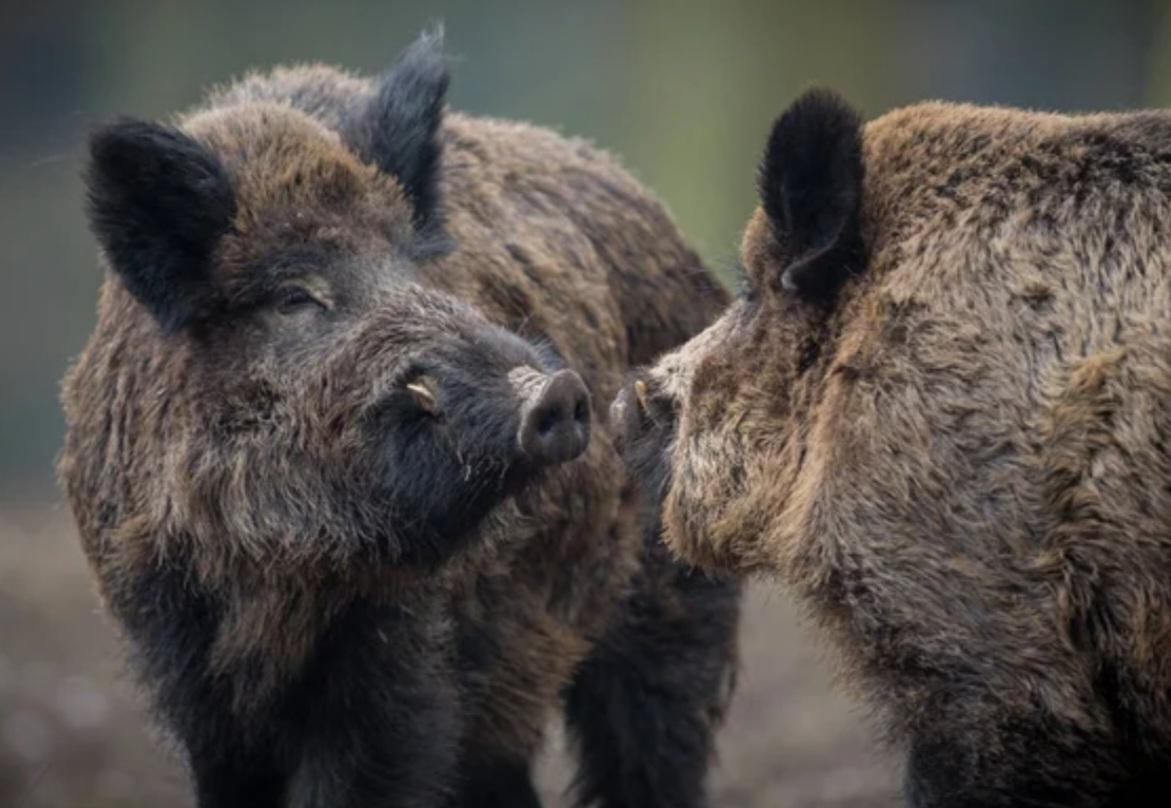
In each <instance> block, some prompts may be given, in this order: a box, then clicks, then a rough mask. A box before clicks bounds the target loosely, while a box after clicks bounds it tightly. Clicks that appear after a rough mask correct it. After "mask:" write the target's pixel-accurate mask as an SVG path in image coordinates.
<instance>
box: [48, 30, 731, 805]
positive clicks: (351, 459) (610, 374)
mask: <svg viewBox="0 0 1171 808" xmlns="http://www.w3.org/2000/svg"><path fill="white" fill-rule="evenodd" d="M437 47H438V44H437V41H436V39H435V38H434V37H429V38H426V37H425V38H424V41H423V43H421V44H418V45H416V46H415V47H413V48H412V49H411V50H410V51H409V52H408V54H407V55H406V56H405V57H404V58H403V59H402V60H401V61H400V63H399V65H398V66H397V67H396V68H395V69H394V70H392V71H391V73H390V75H389V76H388V77H387V78H386V79H384V80H382V81H381V82H371V81H367V80H365V79H360V78H356V77H354V76H349V75H346V74H344V73H340V72H338V71H336V70H332V69H328V68H323V67H301V68H290V69H278V70H276V71H274V72H273V73H272V74H270V75H259V74H258V75H253V76H250V77H248V78H246V79H244V80H243V81H241V82H240V83H238V84H236V85H233V86H230V87H227V88H223V89H221V90H219V91H217V92H216V93H214V94H213V95H212V96H211V98H210V99H209V101H208V102H207V103H206V104H205V105H204V106H203V107H201V108H199V109H197V110H195V111H194V112H192V113H191V114H190V115H187V116H185V117H184V118H182V120H181V121H180V123H179V124H178V128H177V129H168V128H166V127H160V126H157V125H154V124H140V123H133V124H119V125H115V127H113V128H111V129H108V130H103V132H101V133H99V134H98V135H97V136H95V139H94V151H93V167H92V169H91V180H90V182H91V188H92V189H93V193H92V209H91V216H92V220H93V224H94V231H95V234H96V235H97V236H98V239H99V241H100V242H101V244H102V247H103V252H104V256H105V263H106V264H107V269H108V270H109V271H107V273H106V280H105V284H104V286H103V289H102V294H101V303H100V306H99V315H98V323H97V326H96V328H95V330H94V333H93V335H92V337H91V339H90V341H89V344H88V345H87V346H86V348H85V350H84V351H83V353H82V354H81V356H80V357H79V358H78V361H77V363H76V365H75V366H74V367H73V368H72V369H71V370H70V372H69V374H68V376H67V378H66V381H65V384H64V387H63V400H64V405H65V412H66V419H67V424H68V433H67V437H66V445H65V448H64V450H63V452H62V455H61V460H60V464H59V474H60V478H61V480H62V483H63V485H64V487H65V489H66V491H67V493H68V496H69V500H70V503H71V505H72V508H73V511H74V514H75V516H76V519H77V522H78V526H79V532H80V535H81V540H82V544H83V548H84V550H85V552H86V555H87V557H88V559H89V562H90V564H91V566H92V568H93V571H94V574H95V577H96V578H97V581H98V584H99V587H100V590H101V593H102V596H103V598H104V600H105V603H106V605H107V606H108V608H109V609H110V611H111V612H112V614H113V615H114V616H115V617H116V618H117V619H118V621H119V622H120V623H121V625H122V626H123V628H124V629H125V632H126V635H127V638H128V640H129V642H128V645H129V647H130V649H131V652H132V658H133V661H134V663H135V666H134V667H135V670H136V672H137V673H138V674H139V676H140V678H141V680H142V682H143V684H144V685H145V686H146V687H147V688H148V690H149V692H150V694H151V696H152V697H153V700H154V704H155V706H156V708H157V712H158V715H159V717H160V719H161V720H162V722H163V724H164V725H165V726H166V727H167V729H168V730H169V731H170V732H171V733H172V734H173V735H174V736H175V737H176V738H177V739H178V741H179V742H180V744H181V745H182V748H183V750H184V752H185V753H186V756H187V760H188V762H189V764H190V768H191V773H192V776H193V780H194V785H195V790H196V792H197V795H198V799H199V804H200V806H201V808H210V807H211V806H215V808H224V806H248V807H249V808H278V807H280V808H326V807H327V806H328V808H364V807H365V806H371V805H395V806H404V808H435V807H436V806H440V805H442V806H445V807H446V806H455V805H458V806H460V808H476V807H477V806H480V807H481V808H487V806H490V805H497V806H500V805H506V806H509V808H515V807H517V806H522V805H535V802H536V794H535V790H534V788H533V784H532V779H531V766H532V761H533V757H534V755H535V754H536V751H537V749H538V748H539V747H540V743H541V740H542V734H543V732H544V730H545V728H546V726H547V724H548V719H549V714H550V712H551V711H553V710H555V709H557V708H558V707H559V706H564V707H565V709H566V712H567V714H568V717H569V720H570V723H571V727H572V732H573V734H574V736H575V737H577V738H579V739H580V741H581V743H580V749H581V758H580V759H581V766H580V768H581V774H580V777H579V780H580V782H581V783H583V784H586V785H583V792H584V793H588V794H590V795H592V796H594V797H596V798H597V802H599V803H600V805H601V806H603V808H619V806H627V805H629V802H628V798H629V797H630V795H641V794H645V793H646V785H647V784H648V783H649V784H657V783H661V784H664V786H663V791H662V793H661V799H660V801H659V802H658V803H652V802H649V801H645V800H643V799H642V798H641V797H640V798H639V799H640V803H641V804H642V805H644V806H651V805H660V804H665V805H670V806H671V808H699V807H700V806H702V805H703V804H704V799H705V798H704V794H703V790H702V788H701V787H700V786H701V784H702V782H703V779H704V775H705V773H706V771H707V763H708V758H709V756H710V754H711V750H712V746H713V743H714V733H715V730H716V725H717V723H718V722H717V721H716V718H718V716H719V715H720V713H721V710H722V708H723V705H724V704H725V703H726V700H727V698H728V693H727V689H726V686H725V685H726V682H727V680H728V679H729V678H730V671H731V669H732V667H733V665H734V657H735V624H736V617H737V595H738V588H737V585H736V583H735V582H734V581H731V580H728V579H726V578H723V579H709V578H703V579H698V578H695V577H692V576H690V574H689V573H690V570H689V569H688V568H687V567H685V566H684V565H680V564H677V563H676V562H674V561H673V560H672V559H670V558H668V557H667V556H666V555H665V553H664V552H663V551H662V550H661V549H656V546H657V543H658V538H657V536H658V531H657V529H656V528H655V526H654V525H653V524H652V525H647V524H646V522H644V521H643V509H642V507H641V503H640V501H639V499H638V498H637V497H636V496H635V493H634V492H633V491H632V490H631V487H630V486H629V485H628V484H627V481H626V480H625V475H624V471H623V467H622V465H621V463H620V459H619V458H618V456H617V454H616V452H615V451H614V448H613V444H612V441H611V438H610V434H609V431H608V428H607V426H606V424H605V423H604V422H601V421H599V420H597V419H596V417H595V420H594V423H593V424H592V425H591V430H592V438H591V439H590V441H589V445H588V448H586V449H585V451H584V453H583V454H581V455H580V456H579V457H577V458H576V459H575V460H573V461H572V462H563V463H561V464H559V465H554V464H552V462H551V461H550V462H544V463H538V462H534V456H533V454H532V453H531V452H528V451H521V446H520V444H521V439H520V437H519V435H520V434H521V432H522V430H521V429H520V428H519V427H520V424H521V419H522V417H523V413H526V412H530V411H531V410H532V409H533V408H531V407H529V406H528V405H530V404H532V402H533V399H532V397H533V396H535V395H537V394H538V393H539V391H541V390H545V389H547V388H546V386H545V385H544V384H543V382H544V381H547V379H548V377H549V374H551V373H553V372H554V371H559V370H562V369H566V370H568V369H572V370H574V371H576V372H577V373H579V374H580V376H581V378H582V380H583V382H584V384H585V386H586V387H587V388H588V391H589V393H590V395H591V396H592V400H593V401H595V402H600V401H604V400H607V399H608V398H609V397H610V396H611V395H613V393H614V392H615V390H616V388H617V386H618V384H619V383H620V380H621V378H622V376H623V375H624V374H625V373H626V372H627V371H628V370H629V368H630V367H631V366H632V365H634V364H637V363H645V362H649V361H650V360H651V359H653V358H654V357H655V356H656V355H658V354H659V353H661V352H662V351H664V350H667V349H669V348H671V347H674V346H677V345H679V344H681V343H682V342H683V341H685V340H686V339H687V338H688V337H690V336H691V335H693V334H695V333H697V332H698V331H699V330H700V329H701V328H702V327H703V325H704V324H705V323H706V322H708V321H709V320H710V319H711V318H712V317H714V316H715V314H716V313H717V312H718V310H719V308H720V307H721V305H722V304H723V303H724V302H725V300H726V298H725V296H724V293H723V291H722V289H721V288H720V287H719V285H718V284H717V283H716V282H715V281H714V280H713V278H712V276H711V275H710V274H708V273H707V271H706V270H705V269H704V267H703V265H702V264H701V262H700V261H699V259H698V258H697V257H696V255H695V253H694V252H692V251H691V250H690V249H688V247H687V246H686V245H685V244H684V243H683V241H682V239H681V238H680V236H679V233H678V231H677V230H676V228H675V226H674V224H673V223H672V222H671V220H670V218H669V217H668V216H667V214H666V213H665V212H664V210H663V208H662V207H661V206H660V205H659V204H658V203H657V202H656V201H655V200H654V199H653V198H652V197H650V196H649V195H648V194H647V193H646V191H645V190H643V189H642V188H641V187H640V186H639V185H638V184H637V183H635V182H634V181H633V180H632V179H631V178H630V177H629V176H628V175H627V174H626V173H625V172H624V171H623V170H622V169H621V168H619V167H618V166H617V165H616V164H615V163H614V161H612V160H611V159H609V158H608V157H607V156H606V155H604V154H600V153H598V152H596V151H594V150H592V149H590V148H588V147H585V146H583V145H582V144H580V143H577V142H571V141H567V140H565V139H562V138H560V137H558V136H556V135H554V134H553V133H551V132H547V131H544V130H541V129H537V128H534V127H530V126H525V125H523V124H513V123H504V122H499V121H491V120H482V119H475V118H469V117H466V116H463V115H460V114H458V113H449V114H446V115H443V116H441V115H440V112H441V111H442V110H441V107H442V88H443V86H444V85H445V83H446V78H445V75H444V74H443V73H442V72H441V70H440V62H439V57H438V54H437V50H436V49H437ZM372 99H373V101H372ZM361 109H366V110H369V109H373V110H375V112H377V113H378V114H377V115H376V116H375V117H373V118H364V119H363V120H364V121H365V122H366V124H367V125H368V127H369V128H368V129H367V130H364V131H365V132H366V135H365V137H364V139H362V143H364V144H366V145H368V146H372V147H374V149H375V151H374V152H364V151H356V150H355V149H356V148H357V146H356V144H355V143H354V142H353V141H351V140H350V139H349V138H350V137H351V135H352V131H351V130H349V129H347V127H348V126H350V125H351V124H352V123H353V118H352V117H351V113H352V112H353V111H354V110H361ZM440 150H442V153H443V160H442V161H440V160H439V153H440ZM372 155H377V159H374V158H373V156H372ZM505 177H507V178H508V179H507V181H505V180H504V179H503V178H505ZM440 185H442V187H443V188H444V191H445V193H446V199H445V201H444V205H443V207H444V214H445V219H446V222H445V227H444V230H445V234H439V233H437V231H436V228H435V227H434V226H433V223H434V222H435V221H436V220H437V207H438V191H437V189H438V188H439V187H440ZM229 192H230V193H229ZM536 205H540V206H541V209H542V210H543V215H542V216H541V217H540V218H539V219H534V218H533V217H532V216H531V215H530V214H531V211H532V210H533V208H534V206H536ZM440 245H443V246H444V248H442V249H439V248H438V247H440ZM420 396H422V397H421V398H420ZM572 410H573V408H572V407H571V408H570V411H572ZM563 699H564V701H563ZM648 722H649V723H650V725H653V726H654V727H656V728H659V729H661V731H662V733H663V738H664V739H665V740H664V743H662V744H654V745H648V744H639V743H637V742H636V738H637V736H638V735H639V733H640V732H641V727H643V726H646V725H647V723H648ZM618 756H620V757H621V759H620V760H619V759H618ZM676 772H685V773H686V775H685V777H683V778H677V777H676V776H675V775H676ZM682 783H686V784H687V788H686V790H685V793H682V794H677V792H678V788H677V787H678V786H679V785H680V784H682ZM668 796H669V799H668ZM676 796H678V798H677V799H676ZM663 800H666V802H665V803H664V802H663Z"/></svg>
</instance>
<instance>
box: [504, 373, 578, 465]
mask: <svg viewBox="0 0 1171 808" xmlns="http://www.w3.org/2000/svg"><path fill="white" fill-rule="evenodd" d="M527 392H528V395H527V396H526V398H525V400H524V402H523V403H522V404H521V412H520V429H519V430H518V431H517V440H518V441H519V443H520V449H521V451H522V452H523V453H524V454H525V456H526V457H527V458H528V459H529V460H530V461H531V462H533V463H535V464H537V465H541V466H548V465H554V464H556V463H566V462H568V461H570V460H573V459H574V458H576V457H578V456H579V455H580V454H581V453H582V452H584V451H585V450H586V447H587V446H588V445H589V442H590V394H589V391H588V390H586V386H585V383H584V382H583V381H582V380H581V377H580V376H578V375H577V374H576V373H574V372H573V371H572V370H559V371H557V372H556V373H554V374H552V375H551V376H548V377H546V378H545V379H543V380H542V381H541V382H540V383H538V384H534V385H530V386H529V389H528V391H527Z"/></svg>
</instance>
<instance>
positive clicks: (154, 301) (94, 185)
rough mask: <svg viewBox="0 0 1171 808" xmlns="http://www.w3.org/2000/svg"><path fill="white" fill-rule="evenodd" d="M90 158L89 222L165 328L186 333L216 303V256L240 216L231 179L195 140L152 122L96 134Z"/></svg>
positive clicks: (122, 124) (118, 124)
mask: <svg viewBox="0 0 1171 808" xmlns="http://www.w3.org/2000/svg"><path fill="white" fill-rule="evenodd" d="M90 154H91V159H90V163H89V167H88V169H87V170H86V174H85V178H86V185H87V188H88V194H89V215H90V222H91V223H92V226H93V229H94V232H95V234H96V235H97V238H98V241H99V242H101V244H102V245H103V247H104V249H105V252H106V256H107V257H108V259H109V261H110V265H111V266H112V267H113V269H114V270H115V271H116V272H118V274H119V275H121V276H122V280H123V282H124V283H125V284H126V287H127V288H128V289H129V290H130V292H131V293H132V294H133V295H134V296H135V297H137V298H138V300H139V302H141V303H142V304H143V305H144V306H146V307H147V308H149V309H150V310H151V311H152V312H153V313H154V315H155V316H156V317H157V318H158V319H159V321H160V322H161V323H162V324H163V326H164V328H165V329H166V330H167V331H171V332H173V331H176V330H178V329H179V328H182V327H183V326H184V325H186V324H188V323H189V322H191V320H192V319H194V318H195V317H197V316H199V315H200V314H204V313H206V308H207V306H208V305H209V304H210V302H211V301H210V300H209V299H208V298H207V296H206V295H205V294H204V292H205V290H206V289H207V283H206V281H207V271H208V267H209V266H210V259H211V252H212V249H213V248H214V247H215V245H216V243H217V242H218V240H219V238H220V237H221V236H222V235H223V234H224V233H226V232H227V231H228V229H229V228H230V227H231V225H232V219H233V218H234V217H235V214H236V201H235V195H234V192H233V189H232V182H231V179H230V178H229V177H228V175H227V172H225V171H224V167H223V165H222V164H221V163H220V160H219V158H217V157H216V155H215V154H213V153H212V152H210V151H209V150H208V149H207V148H206V147H204V146H203V145H201V144H200V143H198V142H197V141H195V140H194V139H193V138H191V137H190V136H189V135H187V134H185V133H183V132H181V131H179V130H178V129H175V128H173V127H169V126H164V125H162V124H156V123H149V122H147V121H136V120H132V119H122V120H118V121H115V122H112V123H110V124H107V125H106V126H103V127H101V128H99V129H97V130H96V131H95V132H94V133H93V135H92V136H91V137H90Z"/></svg>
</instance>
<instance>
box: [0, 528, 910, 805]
mask: <svg viewBox="0 0 1171 808" xmlns="http://www.w3.org/2000/svg"><path fill="white" fill-rule="evenodd" d="M742 647H743V650H742V655H743V659H742V670H741V673H740V678H739V686H738V691H737V695H736V699H735V702H734V705H733V709H732V711H731V715H730V717H729V720H728V723H727V725H726V727H725V729H724V730H723V733H722V736H721V743H720V750H719V760H718V762H717V765H716V768H715V770H714V772H713V776H712V793H713V797H714V800H713V801H714V803H715V805H716V806H719V807H720V808H731V807H732V806H736V807H737V808H739V807H740V806H768V808H789V806H802V807H803V808H813V806H819V807H822V806H824V807H826V808H828V806H837V808H847V807H848V808H861V806H867V807H868V808H869V806H889V805H894V804H896V803H895V800H894V794H895V793H896V783H897V780H898V771H897V769H898V766H897V763H896V762H895V761H894V760H893V759H892V758H890V757H889V756H885V755H883V754H882V753H881V752H879V751H877V750H878V746H877V744H876V743H875V741H874V738H873V736H872V733H870V732H869V731H868V729H867V727H866V724H865V722H864V721H863V720H862V717H861V714H860V711H859V710H857V709H855V708H853V707H852V706H851V704H850V703H849V702H848V701H847V700H846V699H845V698H844V697H842V696H840V695H838V694H836V693H835V692H834V691H833V690H832V689H831V686H830V681H829V679H830V673H829V667H828V666H827V665H825V664H824V663H823V662H822V661H821V659H820V658H819V655H818V652H817V650H816V649H815V648H814V647H813V646H812V645H811V643H810V641H809V638H808V636H807V635H806V632H804V631H803V630H802V629H801V628H800V626H799V625H798V624H797V621H796V619H795V613H794V609H793V606H792V604H791V603H789V602H788V601H787V599H786V598H785V597H784V596H783V594H782V593H780V592H779V591H775V590H773V589H770V588H766V587H765V586H763V585H759V584H758V585H754V588H753V589H752V591H751V592H750V595H749V598H748V602H747V605H746V610H745V619H744V626H743V634H742ZM148 727H149V725H148V722H147V720H146V718H145V716H144V714H143V712H142V709H141V706H140V703H139V701H138V700H137V699H136V697H135V694H134V691H133V689H132V687H131V686H130V684H129V683H128V682H127V681H126V678H125V676H124V675H123V674H122V673H121V665H120V662H119V658H118V648H117V642H116V640H115V636H114V632H113V631H112V630H111V628H110V626H109V624H108V623H107V622H106V621H105V618H104V617H103V616H102V614H101V613H100V611H99V608H98V604H97V600H96V598H95V596H94V594H93V592H92V589H91V586H90V581H89V576H88V572H87V570H86V568H85V563H84V560H83V558H82V556H81V551H80V549H79V548H78V545H77V540H76V536H75V535H74V531H73V526H72V522H71V519H70V517H69V514H68V512H67V511H66V510H65V509H64V507H62V506H54V507H48V506H46V507H20V508H11V507H9V508H0V806H5V808H9V807H10V808H50V807H51V808H145V806H152V807H153V806H177V807H179V808H181V807H182V806H188V805H190V801H189V798H188V796H187V794H186V790H187V789H186V782H185V778H184V774H183V771H182V769H181V767H180V766H179V765H178V764H177V763H176V762H175V756H174V755H173V754H172V753H171V752H170V751H169V750H168V749H166V748H165V747H164V746H163V745H162V744H161V743H160V742H159V741H158V739H157V738H156V737H155V736H154V735H153V734H152V733H151V731H150V730H149V728H148ZM569 772H570V766H569V764H568V762H567V759H566V756H565V754H564V750H563V744H562V742H561V738H560V733H559V732H558V730H557V728H556V727H554V728H553V729H552V731H551V741H550V744H549V748H548V750H547V751H546V753H545V754H544V755H543V757H542V760H541V761H540V765H539V767H538V773H539V779H540V784H541V790H542V793H543V795H544V797H545V801H546V805H548V806H550V808H552V806H558V805H563V804H566V801H565V800H564V799H563V797H562V792H563V789H564V785H565V784H566V783H567V782H568V780H569V776H570V775H569Z"/></svg>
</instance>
